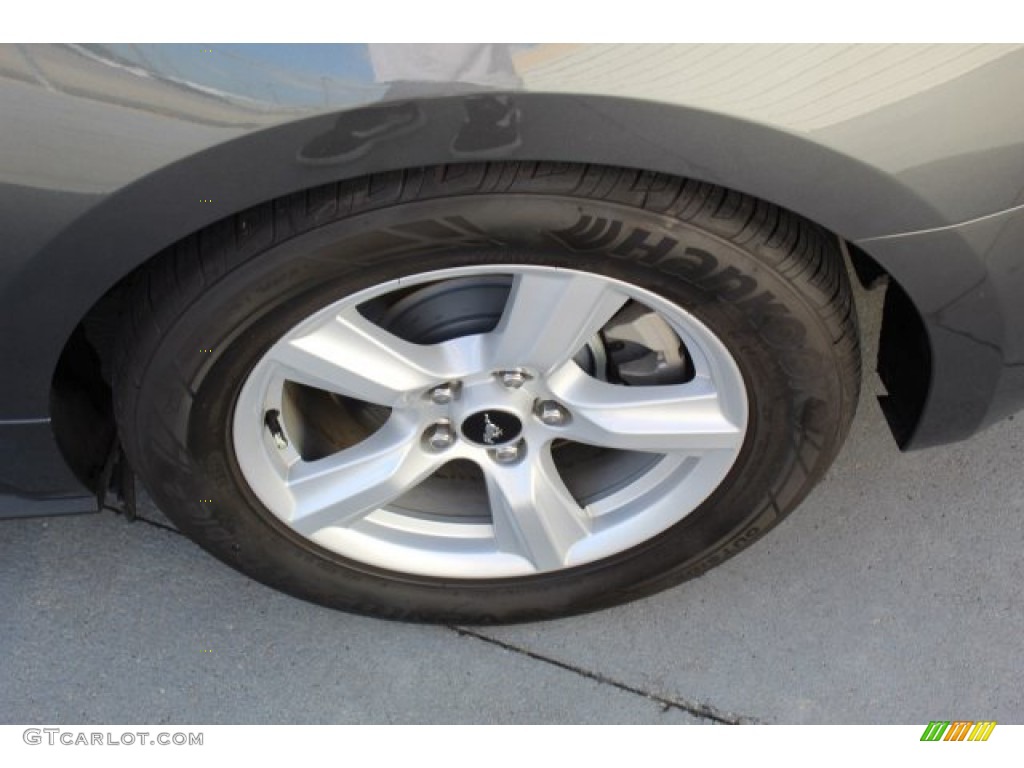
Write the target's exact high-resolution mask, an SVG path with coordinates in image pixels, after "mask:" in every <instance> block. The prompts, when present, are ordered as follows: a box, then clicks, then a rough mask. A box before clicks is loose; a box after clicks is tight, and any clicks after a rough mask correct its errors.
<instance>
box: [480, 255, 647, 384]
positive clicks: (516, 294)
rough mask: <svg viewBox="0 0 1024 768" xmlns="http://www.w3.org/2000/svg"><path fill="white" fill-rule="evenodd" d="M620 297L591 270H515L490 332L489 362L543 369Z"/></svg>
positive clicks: (573, 349)
mask: <svg viewBox="0 0 1024 768" xmlns="http://www.w3.org/2000/svg"><path fill="white" fill-rule="evenodd" d="M626 301H628V298H627V296H626V295H625V294H623V293H620V292H619V291H618V290H616V288H615V287H614V285H613V284H612V283H610V282H609V281H608V280H607V279H605V278H601V277H599V276H597V275H590V274H586V273H583V272H559V271H551V272H544V273H526V274H520V275H517V276H516V279H515V282H514V283H513V285H512V291H511V293H510V295H509V299H508V305H507V306H506V307H505V312H504V314H503V315H502V318H501V321H500V322H499V323H498V327H497V328H496V329H495V330H494V332H493V333H492V334H491V338H492V341H493V351H492V358H491V364H492V367H494V368H513V367H518V366H528V367H530V368H533V369H535V370H536V371H537V372H538V373H540V374H541V375H545V374H547V373H548V372H550V371H552V370H554V369H555V368H557V367H558V366H559V365H561V364H562V363H564V362H565V361H567V360H570V359H571V358H572V357H573V356H574V355H575V354H576V353H577V352H579V351H580V349H582V348H583V346H584V345H585V344H586V343H587V342H588V341H589V340H590V339H591V338H593V336H594V334H595V333H597V332H598V331H599V330H600V329H601V328H602V327H603V326H604V325H605V324H606V323H607V322H608V321H609V320H610V319H611V318H612V316H613V315H614V314H615V313H616V312H618V311H619V309H620V308H621V307H622V306H623V304H625V303H626Z"/></svg>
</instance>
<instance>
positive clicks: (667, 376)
mask: <svg viewBox="0 0 1024 768" xmlns="http://www.w3.org/2000/svg"><path fill="white" fill-rule="evenodd" d="M1021 92H1024V50H1022V48H1021V47H1020V46H1016V45H949V46H920V45H867V46H859V45H825V46H809V45H782V46H776V45H591V44H587V45H554V44H541V45H527V44H522V45H520V44H516V45H505V44H479V45H470V44H458V45H447V46H443V45H433V44H429V45H428V44H423V45H367V46H361V45H352V44H346V45H276V46H270V45H237V44H232V45H218V46H199V45H123V44H111V45H70V44H60V45H56V44H55V45H4V46H0V104H2V111H0V114H2V116H3V117H2V120H3V130H2V131H0V195H2V205H0V225H2V232H3V234H4V238H3V240H4V256H3V258H2V260H0V329H2V332H0V353H2V354H0V359H3V360H4V361H6V363H7V364H6V366H5V369H4V372H3V375H2V377H0V394H2V396H0V456H2V459H3V460H2V462H0V494H2V495H0V516H3V517H16V516H27V515H49V514H53V515H56V514H70V513H80V512H86V511H90V510H93V511H94V510H98V509H100V510H101V509H104V508H108V507H112V508H115V509H118V510H120V511H122V512H124V513H125V514H126V515H127V516H129V517H130V516H132V515H133V514H134V507H135V504H134V488H135V481H136V478H137V479H138V481H140V482H141V485H142V486H143V487H144V488H145V489H146V491H147V492H148V493H149V494H150V495H151V497H152V498H153V499H154V500H155V502H156V503H157V504H158V505H159V507H160V508H161V509H162V510H163V511H164V513H165V514H166V515H167V516H168V517H169V518H170V519H171V520H172V521H173V522H174V524H175V525H176V526H177V527H178V528H179V529H180V530H181V531H182V532H184V533H185V534H187V535H188V536H190V537H191V538H192V539H193V540H195V541H196V542H197V543H198V544H199V545H200V546H201V547H203V548H205V549H206V550H208V551H209V552H211V553H212V554H213V555H215V556H216V557H218V558H220V559H221V560H223V561H224V562H225V563H228V564H229V565H231V566H233V567H235V568H237V569H239V570H240V571H242V572H244V573H246V574H248V575H250V576H252V577H253V578H255V579H258V580H260V581H261V582H263V583H265V584H268V585H270V586H273V587H275V588H277V589H280V590H283V591H285V592H288V593H290V594H292V595H295V596H297V597H300V598H303V599H306V600H310V601H314V602H316V603H320V604H323V605H326V606H330V607H334V608H339V609H342V610H348V611H356V612H361V613H366V614H371V615H375V616H381V617H387V618H394V619H402V620H415V621H434V622H460V623H487V622H509V621H523V620H534V619H543V618H550V617H555V616H565V615H569V614H573V613H579V612H584V611H591V610H596V609H599V608H604V607H608V606H611V605H615V604H617V603H621V602H623V601H627V600H632V599H635V598H638V597H640V596H643V595H647V594H651V593H653V592H655V591H658V590H661V589H665V588H667V587H670V586H673V585H676V584H679V583H680V582H683V581H685V580H686V579H690V578H693V577H696V576H699V575H700V574H702V573H704V572H706V571H707V570H708V569H710V568H712V567H714V566H716V565H718V564H719V563H721V562H723V561H724V560H726V559H727V558H729V557H732V556H733V555H735V554H737V553H739V552H741V551H742V550H744V549H745V548H746V547H748V546H749V545H750V544H752V543H753V542H754V541H756V540H757V539H759V538H761V537H762V536H763V535H764V534H766V533H767V532H768V531H769V530H770V529H771V528H773V527H774V526H775V525H776V524H778V523H779V522H780V521H781V520H782V519H783V518H784V517H785V516H786V515H787V514H788V513H789V512H790V511H792V510H793V509H794V508H795V507H796V506H797V505H798V504H800V502H801V501H802V500H803V499H804V498H805V497H806V496H807V494H808V493H809V491H810V490H811V489H812V488H813V487H814V486H815V484H816V483H817V482H818V481H819V480H820V479H821V478H822V477H823V475H824V473H825V472H826V470H827V469H828V467H829V466H830V464H831V463H832V461H833V459H834V458H835V457H836V455H837V453H838V452H839V450H840V448H841V446H842V444H843V440H844V438H845V436H846V434H847V432H848V430H849V427H850V424H851V421H852V419H853V416H854V411H855V407H856V404H857V402H858V396H859V391H860V386H861V378H862V370H861V341H862V338H861V337H862V335H863V334H864V333H865V331H864V329H862V327H861V325H860V323H859V322H858V318H857V313H856V304H855V302H854V299H853V288H852V286H853V283H854V282H855V281H856V282H859V283H861V284H862V285H864V286H866V287H869V288H872V289H876V290H881V291H884V292H885V297H884V310H883V317H882V324H881V330H880V332H879V333H880V335H879V339H878V349H879V352H878V359H877V365H876V367H877V371H878V373H879V376H880V380H881V382H882V384H883V385H884V388H885V392H886V394H885V395H884V396H883V397H881V398H880V402H881V407H882V408H883V410H884V412H885V415H886V417H887V420H888V423H889V425H890V427H891V429H892V433H893V436H894V439H895V440H896V441H897V442H898V444H899V446H900V447H901V448H903V449H905V450H916V449H923V448H927V447H930V446H935V445H940V444H944V443H949V442H953V441H957V440H963V439H966V438H968V437H970V436H971V435H972V434H975V433H976V432H978V431H979V430H982V429H984V428H985V427H986V426H988V425H990V424H992V423H994V422H995V421H998V420H999V419H1001V418H1003V417H1005V416H1007V415H1010V414H1012V413H1014V412H1015V411H1016V410H1018V409H1020V408H1021V406H1022V405H1024V302H1022V301H1021V297H1022V296H1024V269H1022V264H1024V192H1022V187H1021V184H1022V182H1021V180H1022V179H1024V113H1022V112H1021V110H1020V108H1019V99H1018V98H1017V96H1016V94H1019V93H1021ZM865 482H870V478H865Z"/></svg>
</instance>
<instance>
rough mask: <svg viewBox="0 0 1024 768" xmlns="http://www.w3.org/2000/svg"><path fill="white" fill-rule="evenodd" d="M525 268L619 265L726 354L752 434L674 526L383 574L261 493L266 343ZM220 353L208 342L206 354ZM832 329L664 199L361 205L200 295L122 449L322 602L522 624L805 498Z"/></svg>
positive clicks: (739, 533)
mask: <svg viewBox="0 0 1024 768" xmlns="http://www.w3.org/2000/svg"><path fill="white" fill-rule="evenodd" d="M496 263H507V264H530V265H539V266H549V267H559V268H564V269H575V270H581V271H587V272H593V273H597V274H601V275H604V276H607V277H611V278H615V279H618V280H622V281H624V282H627V283H631V284H634V285H638V286H640V287H642V288H645V289H646V290H649V291H652V292H654V293H656V294H658V295H660V296H662V297H664V298H665V299H667V300H669V301H671V302H673V303H675V304H678V305H679V306H681V307H683V308H684V309H686V311H688V312H689V313H691V314H692V315H694V316H695V317H696V318H697V319H699V320H700V321H701V322H702V323H703V324H704V325H706V326H707V327H708V328H709V329H710V330H711V331H712V332H713V333H714V334H715V335H716V336H718V338H719V339H720V340H721V341H722V342H723V343H724V344H725V346H726V347H727V348H728V349H729V351H730V352H731V354H732V355H733V357H734V359H735V360H736V362H737V364H738V366H739V368H740V371H741V373H742V375H743V379H744V384H745V386H746V389H747V393H748V402H749V419H748V431H747V436H746V440H745V441H744V444H743V448H742V450H741V451H740V454H739V456H738V458H737V460H736V463H735V464H734V465H733V467H732V469H731V470H730V472H729V475H728V476H727V478H726V480H725V481H724V482H723V483H722V484H721V485H720V486H719V488H718V489H717V490H716V491H715V492H714V493H712V494H711V496H710V497H709V498H708V499H707V500H705V501H704V502H703V503H702V504H701V505H700V506H699V507H698V508H697V509H696V510H695V511H694V512H692V513H691V514H690V515H688V516H687V517H685V518H684V519H683V520H681V521H680V522H679V523H677V524H676V525H674V526H673V527H671V528H670V529H668V530H667V531H665V532H664V533H662V534H660V535H658V536H656V537H654V538H653V539H651V540H649V541H647V542H644V543H642V544H640V545H638V546H636V547H634V548H632V549H630V550H628V551H626V552H622V553H620V554H618V555H615V556H613V557H610V558H607V559H605V560H601V561H598V562H595V563H590V564H587V565H584V566H579V567H576V568H572V569H567V570H564V571H559V572H555V573H551V574H541V575H537V576H532V577H527V578H519V579H496V580H480V581H471V582H468V581H453V580H445V579H435V578H427V577H419V576H411V575H408V574H399V573H395V572H389V571H384V570H382V569H379V568H375V567H371V566H368V565H365V564H362V563H358V562H355V561H351V560H348V559H346V558H343V557H341V556H339V555H336V554H334V553H331V552H328V551H327V550H324V549H322V548H320V547H318V546H317V545H315V544H313V543H312V542H310V541H309V540H307V539H305V538H303V537H301V536H299V535H298V534H296V533H295V532H294V531H292V530H291V529H290V528H288V527H287V526H286V525H284V524H283V523H282V522H281V521H279V520H278V519H277V518H276V517H275V516H274V515H273V514H271V513H270V512H269V511H267V510H266V509H265V508H264V507H263V505H262V504H260V502H259V501H258V499H256V497H255V495H254V494H253V493H252V492H251V490H250V489H249V487H248V485H247V484H246V483H245V481H244V479H243V477H242V473H241V471H240V470H239V468H238V465H237V461H236V460H235V457H234V451H233V448H232V436H231V424H232V421H233V409H234V403H235V401H236V399H237V397H238V393H239V391H240V389H241V386H242V384H243V383H244V381H245V379H246V377H247V375H248V373H249V371H251V369H252V367H253V366H254V365H255V364H256V362H257V361H258V360H259V359H260V358H261V357H262V356H263V354H264V353H265V352H266V351H267V349H269V347H270V346H271V345H272V344H273V343H274V342H276V341H277V340H278V339H279V338H280V337H281V336H283V335H284V334H285V333H286V332H287V331H289V330H290V329H291V328H292V327H294V326H295V325H297V324H298V323H299V322H301V321H302V320H304V319H305V318H307V317H308V316H309V315H311V314H313V313H315V312H316V311H318V310H320V309H322V308H323V307H324V306H327V305H329V304H331V303H333V302H335V301H337V300H339V299H341V298H343V297H345V296H348V295H351V294H352V293H355V292H357V291H361V290H364V289H368V288H371V287H374V286H377V285H380V284H381V283H384V282H386V281H389V280H393V279H395V278H397V277H407V276H409V275H413V274H420V273H426V272H431V271H434V270H439V269H447V268H454V267H467V266H474V265H493V264H496ZM205 350H209V351H205ZM833 354H834V353H833V351H832V339H831V338H830V335H829V332H828V329H827V328H826V326H825V324H824V323H823V322H822V321H821V319H820V313H819V312H818V311H816V308H815V307H814V306H812V304H811V301H810V299H809V298H808V297H807V296H805V295H803V294H802V293H801V292H800V291H799V290H798V288H797V287H795V286H794V283H793V282H792V281H791V280H790V279H787V278H785V277H783V276H782V275H780V274H779V273H778V272H777V271H776V270H775V269H773V268H772V266H771V264H770V254H769V255H765V254H762V253H759V252H758V250H757V249H756V248H740V247H737V246H736V245H733V244H732V243H730V242H728V241H726V240H724V239H722V238H720V237H718V236H716V235H714V234H712V233H711V232H710V231H709V228H705V227H701V226H695V225H693V224H688V223H682V222H680V221H679V220H677V219H675V218H671V217H667V216H661V215H658V214H655V213H651V212H649V211H644V210H639V209H636V208H632V207H628V206H624V205H619V204H615V203H608V202H602V201H592V200H586V199H577V198H569V197H560V196H549V195H491V196H488V195H473V196H466V197H453V198H448V199H439V200H429V201H422V202H413V203H407V204H403V205H398V206H394V207H391V208H387V209H384V210H379V211H374V212H371V213H367V214H363V215H359V216H353V217H351V218H348V219H343V220H340V221H335V222H333V223H330V224H326V225H324V226H321V227H318V228H316V229H313V230H312V231H309V232H307V233H305V234H302V235H299V236H296V237H294V238H291V239H289V240H287V241H285V242H282V243H278V244H277V245H275V246H273V247H271V248H270V249H268V250H266V251H264V252H262V253H259V254H258V255H256V256H254V257H253V258H251V259H249V260H247V261H245V262H244V263H242V264H240V265H238V266H237V267H236V268H234V269H232V270H229V271H227V272H226V273H225V274H224V276H223V277H221V278H220V279H219V280H217V281H216V282H214V283H212V284H210V285H207V286H206V287H205V288H204V289H203V290H202V291H201V292H198V293H197V295H196V296H195V297H194V300H193V301H192V302H191V303H189V305H188V306H187V307H186V308H185V309H184V310H183V311H182V312H180V313H179V314H178V315H177V317H176V318H175V319H174V321H173V322H172V323H171V324H170V325H169V327H167V328H165V329H163V333H162V334H161V338H160V342H159V344H158V345H157V346H156V347H155V348H154V349H152V350H151V351H150V353H149V355H148V357H147V359H146V360H145V364H144V365H139V366H137V369H138V370H140V371H141V373H140V375H139V381H138V387H137V389H136V390H133V392H134V393H135V396H134V397H133V398H130V400H131V402H130V403H128V408H129V409H130V413H131V418H132V423H133V424H134V425H136V426H135V429H134V430H133V433H132V434H131V435H128V436H127V439H126V440H125V443H126V449H127V450H128V452H129V455H130V457H131V459H132V461H133V463H135V465H136V466H137V468H138V469H139V474H140V475H141V476H142V477H143V478H145V479H146V482H147V486H148V490H149V491H150V493H151V494H152V495H153V497H154V498H155V499H156V500H157V502H158V503H159V504H160V506H161V507H162V508H163V509H165V510H167V512H168V514H169V516H171V517H172V519H173V520H174V522H175V523H176V524H177V525H179V527H181V528H182V529H183V530H184V531H185V532H186V533H188V534H189V535H190V536H192V537H193V538H194V539H196V540H197V541H198V542H199V543H200V544H201V545H202V546H204V547H205V548H207V549H208V550H210V551H211V552H213V553H214V554H215V555H217V556H218V557H220V558H221V559H223V560H225V561H226V562H228V563H229V564H232V565H234V566H235V567H237V568H239V569H240V570H243V571H244V572H246V573H248V574H250V575H252V576H254V577H256V578H258V579H259V580H261V581H263V582H265V583H267V584H270V585H272V586H274V587H277V588H279V589H283V590H285V591H287V592H290V593H292V594H295V595H297V596H300V597H303V598H305V599H310V600H313V601H316V602H319V603H323V604H326V605H330V606H333V607H340V608H345V609H350V610H358V611H363V612H369V613H374V614H377V615H386V616H391V617H395V618H403V619H417V618H424V619H430V620H458V621H480V622H484V621H508V620H515V619H524V618H540V617H544V616H553V615H564V614H565V613H566V612H570V611H582V610H589V609H593V608H597V607H602V606H605V605H609V604H612V603H617V602H621V601H623V600H626V599H630V598H632V597H635V596H637V595H640V594H646V593H648V592H651V591H654V590H656V589H660V588H663V587H664V586H667V585H669V584H672V583H676V582H678V581H681V580H684V579H686V578H689V577H692V576H695V575H698V574H699V573H702V572H704V571H706V570H707V569H708V568H710V567H713V566H714V565H716V564H718V563H719V562H721V561H722V560H724V559H726V558H727V557H729V556H731V555H733V554H735V553H736V552H738V551H740V550H742V549H743V548H745V547H746V546H747V545H749V544H750V543H751V542H753V541H754V540H756V539H757V538H759V537H760V536H761V535H762V534H763V533H764V532H766V531H767V530H768V529H769V528H771V527H772V526H773V525H774V524H775V523H776V522H778V520H779V519H781V517H782V516H783V515H784V514H785V513H786V512H788V511H789V510H790V509H791V508H792V507H793V506H795V505H796V504H797V503H799V501H800V500H801V498H802V497H803V495H804V494H806V492H807V491H808V490H809V488H810V487H811V486H812V485H813V483H814V481H815V480H816V479H817V478H818V477H820V475H821V474H822V473H823V472H824V470H825V468H826V467H827V466H828V464H829V462H830V461H831V459H832V457H833V455H834V453H835V451H836V450H837V449H838V445H839V442H840V441H841V438H842V434H841V432H842V425H843V423H844V418H845V417H844V415H843V413H842V408H843V402H842V401H843V392H842V382H841V381H840V378H839V375H838V373H837V366H836V364H835V360H834V358H833Z"/></svg>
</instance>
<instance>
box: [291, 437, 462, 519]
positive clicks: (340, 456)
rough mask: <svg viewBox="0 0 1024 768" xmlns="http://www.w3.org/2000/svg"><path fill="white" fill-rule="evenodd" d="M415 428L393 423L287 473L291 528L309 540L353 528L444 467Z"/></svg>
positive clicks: (295, 467)
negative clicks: (336, 529) (321, 532)
mask: <svg viewBox="0 0 1024 768" xmlns="http://www.w3.org/2000/svg"><path fill="white" fill-rule="evenodd" d="M419 438H420V436H419V433H418V431H417V429H416V428H415V426H414V425H411V424H408V423H401V422H399V421H398V420H397V419H395V418H392V419H391V420H389V421H388V422H387V423H386V424H385V425H384V426H383V427H381V429H380V430H378V431H377V432H375V433H374V434H373V435H371V436H370V437H368V438H366V439H365V440H364V441H362V442H361V443H358V444H357V445H354V446H353V447H351V448H347V449H345V450H343V451H339V452H338V453H335V454H333V455H331V456H328V457H326V458H323V459H319V460H317V461H310V462H299V463H298V464H296V465H295V466H293V467H292V468H291V469H290V470H289V473H288V489H289V491H290V492H291V495H292V499H293V501H294V508H293V511H292V515H291V517H290V519H289V520H288V522H289V524H290V525H291V526H292V527H293V528H295V529H296V530H297V531H298V532H299V533H302V534H304V535H306V536H309V535H312V534H313V533H315V532H316V531H319V530H320V529H322V528H325V527H327V526H349V525H352V524H353V523H355V522H357V521H358V520H360V519H361V518H363V517H364V516H365V515H367V514H369V513H370V512H372V511H373V510H375V509H378V508H379V507H381V506H383V505H385V504H387V503H388V502H390V501H394V500H395V499H396V498H398V497H399V496H401V495H402V494H403V493H405V492H406V491H407V490H409V489H410V488H412V487H413V486H415V485H417V484H419V483H420V482H422V481H423V480H424V479H425V478H427V477H428V476H429V475H430V474H431V473H432V472H434V470H436V469H437V467H438V466H440V464H441V463H443V462H442V461H441V460H440V459H439V457H438V456H436V455H434V454H432V453H429V452H427V451H425V450H423V448H422V447H421V444H420V439H419Z"/></svg>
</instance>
